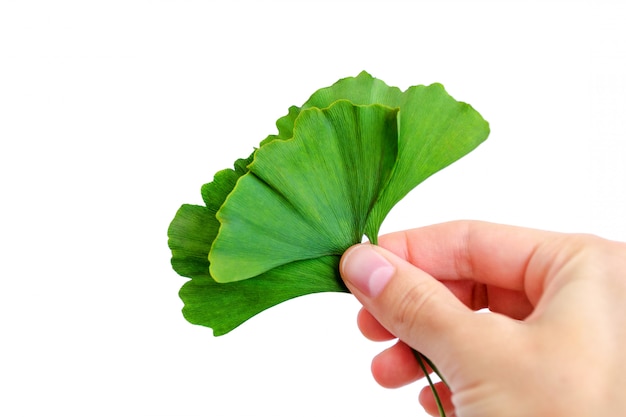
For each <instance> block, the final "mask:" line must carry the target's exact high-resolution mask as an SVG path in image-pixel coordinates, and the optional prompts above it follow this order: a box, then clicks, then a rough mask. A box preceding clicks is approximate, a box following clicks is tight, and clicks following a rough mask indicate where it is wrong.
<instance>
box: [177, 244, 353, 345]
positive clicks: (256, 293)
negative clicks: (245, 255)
mask: <svg viewBox="0 0 626 417" xmlns="http://www.w3.org/2000/svg"><path fill="white" fill-rule="evenodd" d="M339 259H340V257H339V256H325V257H322V258H318V259H309V260H305V261H299V262H294V263H292V264H288V265H283V266H281V267H278V268H275V269H273V270H271V271H268V272H266V273H265V274H262V275H259V276H258V277H256V278H254V279H247V280H243V281H237V282H230V283H227V284H223V283H217V282H215V281H213V280H203V279H192V280H191V281H188V282H187V283H185V285H183V287H182V288H181V290H180V297H181V298H182V299H183V300H184V301H185V306H184V308H183V315H184V317H185V318H186V319H187V320H188V321H189V322H190V323H193V324H199V325H202V326H207V327H210V328H212V329H213V334H214V335H215V336H220V335H223V334H226V333H228V332H230V331H231V330H232V329H234V328H235V327H237V326H239V325H240V324H241V323H243V322H245V321H246V320H248V319H249V318H251V317H252V316H254V315H256V314H258V313H260V312H261V311H263V310H265V309H267V308H269V307H272V306H274V305H276V304H279V303H282V302H284V301H287V300H290V299H292V298H295V297H299V296H301V295H305V294H313V293H319V292H347V291H348V290H347V288H346V287H345V286H344V285H343V282H342V281H341V279H340V278H339V276H337V269H338V266H339ZM329 277H333V278H332V279H329Z"/></svg>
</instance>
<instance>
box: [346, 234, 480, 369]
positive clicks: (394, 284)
mask: <svg viewBox="0 0 626 417" xmlns="http://www.w3.org/2000/svg"><path fill="white" fill-rule="evenodd" d="M340 270H341V274H342V277H343V279H344V281H345V282H346V285H347V286H348V288H349V289H350V290H351V291H352V293H353V294H354V295H355V296H356V297H357V298H358V299H359V301H361V303H362V304H363V306H364V307H365V309H367V310H368V311H369V312H370V313H371V314H372V315H373V316H374V317H376V319H377V320H378V322H379V323H380V324H381V325H382V327H384V328H385V329H387V330H388V332H389V333H391V334H393V335H395V336H397V337H399V338H400V339H401V340H403V341H404V342H406V343H407V344H409V345H410V346H412V347H413V348H415V349H417V350H419V351H420V352H422V353H424V354H425V355H426V356H429V357H430V358H431V359H433V360H435V359H436V356H437V355H441V354H442V352H445V353H446V354H447V355H453V354H454V353H453V352H454V351H455V350H457V349H462V346H463V342H464V341H465V340H464V339H465V337H466V334H463V332H464V331H466V330H467V329H470V328H473V327H474V325H475V321H476V318H475V315H474V314H473V313H472V311H471V310H470V309H468V308H467V307H465V306H464V305H463V304H462V303H461V302H460V301H459V300H458V299H457V298H456V297H455V296H454V295H453V294H452V293H451V292H450V291H449V290H448V289H447V288H446V287H445V286H444V285H443V284H441V283H440V282H438V281H437V280H435V279H433V278H432V277H431V276H430V275H428V274H426V273H425V272H424V271H421V270H420V269H418V268H415V267H414V266H413V265H411V264H409V263H408V262H407V261H405V260H404V259H401V258H399V257H398V256H396V255H394V254H393V253H391V252H389V251H387V250H385V249H383V248H380V247H376V246H374V245H369V244H364V245H356V246H353V247H352V248H350V249H348V251H346V253H345V254H344V255H343V257H342V261H341V266H340ZM363 317H364V320H369V318H366V317H367V316H363ZM370 329H373V330H372V332H374V333H375V334H374V337H379V336H380V337H382V336H386V334H385V333H381V332H380V328H378V329H376V328H375V326H374V327H372V326H370ZM473 331H474V332H475V331H477V330H476V329H474V330H473Z"/></svg>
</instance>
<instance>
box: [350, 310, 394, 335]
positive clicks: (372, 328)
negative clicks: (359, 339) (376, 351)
mask: <svg viewBox="0 0 626 417" xmlns="http://www.w3.org/2000/svg"><path fill="white" fill-rule="evenodd" d="M356 320H357V325H358V326H359V329H360V330H361V333H363V336H365V337H367V338H368V339H369V340H372V341H374V342H384V341H387V340H392V339H395V338H396V337H395V336H394V335H393V334H391V333H390V332H389V330H387V329H385V328H384V327H383V326H382V324H380V323H379V322H378V320H376V318H375V317H374V316H372V315H371V314H370V312H369V311H367V310H366V309H364V308H362V309H361V310H360V311H359V314H358V316H357V319H356Z"/></svg>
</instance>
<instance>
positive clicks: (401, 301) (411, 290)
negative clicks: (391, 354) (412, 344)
mask: <svg viewBox="0 0 626 417" xmlns="http://www.w3.org/2000/svg"><path fill="white" fill-rule="evenodd" d="M435 292H436V288H435V287H434V286H433V285H432V283H430V282H425V281H422V282H419V283H413V285H411V286H408V287H407V288H406V289H405V290H404V291H403V292H402V294H401V296H400V297H399V298H398V301H397V302H396V306H395V308H394V309H393V311H394V314H393V317H392V320H393V323H394V326H395V327H396V329H395V330H396V331H397V333H396V335H397V336H399V337H400V338H403V337H404V338H413V337H415V336H416V335H417V334H419V333H420V332H421V330H422V329H424V328H425V327H427V326H428V323H429V322H430V321H431V320H432V314H433V312H432V310H433V309H432V308H430V306H431V303H433V302H435V296H434V295H435Z"/></svg>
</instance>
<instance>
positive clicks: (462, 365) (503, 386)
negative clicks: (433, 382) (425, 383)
mask: <svg viewBox="0 0 626 417" xmlns="http://www.w3.org/2000/svg"><path fill="white" fill-rule="evenodd" d="M340 269H341V274H342V277H343V279H344V281H345V282H346V285H347V286H348V288H349V289H350V290H351V291H352V293H353V294H354V295H355V296H356V297H357V298H358V299H359V301H360V302H361V303H362V304H363V309H362V310H361V312H360V313H359V317H358V324H359V328H360V329H361V331H362V332H363V334H364V335H365V336H366V337H368V338H370V339H372V340H379V341H382V340H391V339H394V338H396V337H397V338H398V339H399V340H400V341H399V342H398V343H397V344H395V345H394V346H392V347H390V348H389V349H387V350H386V351H384V352H382V353H381V354H379V355H378V356H377V357H376V358H374V360H373V362H372V373H373V375H374V378H375V379H376V380H377V381H378V382H379V383H380V384H381V385H383V386H386V387H399V386H402V385H405V384H408V383H410V382H413V381H415V380H417V379H419V378H421V377H423V376H424V375H423V373H422V372H421V370H420V368H419V366H418V364H417V362H416V360H415V357H414V356H413V352H412V350H411V348H413V349H415V350H417V351H419V352H421V353H422V354H424V355H425V356H426V357H428V358H429V359H430V360H432V362H433V363H434V364H435V365H437V368H438V369H439V371H440V372H441V373H442V375H443V376H444V377H445V379H446V382H447V383H448V386H449V388H448V387H446V386H445V385H444V384H437V392H438V393H439V396H440V397H441V399H442V402H443V404H444V408H445V410H446V413H447V415H448V416H449V417H451V416H454V415H456V416H458V417H490V416H498V417H500V416H535V417H537V416H551V417H555V416H556V417H558V416H568V417H572V416H598V415H626V243H619V242H613V241H608V240H604V239H601V238H598V237H593V236H588V235H568V234H560V233H553V232H544V231H539V230H531V229H524V228H518V227H513V226H503V225H496V224H490V223H482V222H467V221H461V222H451V223H445V224H440V225H434V226H428V227H424V228H420V229H414V230H409V231H405V232H397V233H393V234H390V235H386V236H382V237H381V238H380V239H379V246H374V245H370V244H361V245H355V246H353V247H352V248H350V249H348V250H347V251H346V253H345V254H344V255H343V257H342V261H341V266H340ZM435 278H436V279H435ZM483 308H488V309H489V310H490V313H485V314H483V313H478V314H477V313H475V310H479V309H483ZM420 402H421V404H422V406H423V407H424V408H425V409H426V411H427V412H429V413H430V414H432V415H438V414H437V408H436V406H435V403H434V399H433V397H432V395H431V394H430V391H429V390H428V389H424V390H423V391H422V393H421V394H420Z"/></svg>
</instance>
